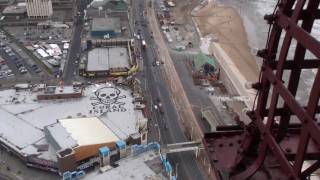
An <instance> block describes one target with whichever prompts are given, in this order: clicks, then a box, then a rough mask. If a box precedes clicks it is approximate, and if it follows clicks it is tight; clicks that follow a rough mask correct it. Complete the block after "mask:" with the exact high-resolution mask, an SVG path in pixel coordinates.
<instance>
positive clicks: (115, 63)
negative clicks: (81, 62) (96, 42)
mask: <svg viewBox="0 0 320 180" xmlns="http://www.w3.org/2000/svg"><path fill="white" fill-rule="evenodd" d="M129 68H130V62H129V56H128V52H127V48H125V47H109V48H95V49H92V50H91V51H89V52H88V62H87V67H86V71H87V73H89V74H93V75H94V76H95V77H96V76H106V75H109V74H110V73H111V72H126V71H128V70H129Z"/></svg>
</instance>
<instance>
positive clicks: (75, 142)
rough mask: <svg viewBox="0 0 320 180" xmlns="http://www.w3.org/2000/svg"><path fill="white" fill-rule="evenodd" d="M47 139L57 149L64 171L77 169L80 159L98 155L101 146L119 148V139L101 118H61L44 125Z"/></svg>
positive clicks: (59, 166) (60, 168) (60, 165)
mask: <svg viewBox="0 0 320 180" xmlns="http://www.w3.org/2000/svg"><path fill="white" fill-rule="evenodd" d="M44 132H45V136H46V139H48V141H49V142H50V144H51V145H52V146H53V147H54V149H55V150H56V151H57V159H58V168H59V171H60V172H65V171H67V170H75V169H76V168H77V167H78V166H79V164H78V162H80V161H82V160H85V159H87V158H91V157H95V156H98V149H99V148H101V147H103V146H107V147H108V148H110V149H114V148H115V143H116V142H117V141H119V138H118V137H117V136H116V135H115V134H114V133H113V132H112V131H111V130H110V129H109V128H108V127H107V126H106V125H105V124H104V123H103V122H102V121H101V120H99V119H98V118H97V117H88V118H73V119H61V120H58V123H55V124H53V125H49V126H46V127H45V128H44Z"/></svg>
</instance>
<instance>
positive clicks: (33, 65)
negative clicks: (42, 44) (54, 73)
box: [30, 64, 38, 70]
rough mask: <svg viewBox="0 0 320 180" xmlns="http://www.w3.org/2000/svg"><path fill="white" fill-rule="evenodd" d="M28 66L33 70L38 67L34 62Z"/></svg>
mask: <svg viewBox="0 0 320 180" xmlns="http://www.w3.org/2000/svg"><path fill="white" fill-rule="evenodd" d="M30 68H31V69H34V70H35V69H38V66H37V65H36V64H32V65H31V66H30Z"/></svg>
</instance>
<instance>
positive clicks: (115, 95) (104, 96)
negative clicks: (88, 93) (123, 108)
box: [90, 87, 126, 106]
mask: <svg viewBox="0 0 320 180" xmlns="http://www.w3.org/2000/svg"><path fill="white" fill-rule="evenodd" d="M120 93H121V92H120V90H119V89H117V88H114V87H103V88H100V89H98V90H97V91H96V92H95V93H94V95H95V97H91V98H90V100H95V101H96V102H93V103H91V104H92V105H93V106H96V105H99V104H104V105H108V106H110V105H112V104H117V105H123V104H125V103H124V102H119V101H118V100H119V99H123V98H125V97H126V96H125V95H122V96H120Z"/></svg>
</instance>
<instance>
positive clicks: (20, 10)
mask: <svg viewBox="0 0 320 180" xmlns="http://www.w3.org/2000/svg"><path fill="white" fill-rule="evenodd" d="M26 12H27V8H26V6H23V5H21V4H20V5H10V6H7V7H5V8H4V10H3V11H2V13H3V14H4V15H9V14H24V13H26Z"/></svg>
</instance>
